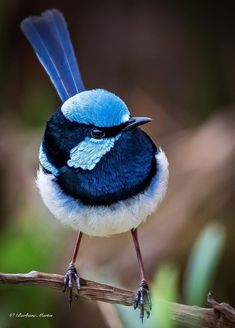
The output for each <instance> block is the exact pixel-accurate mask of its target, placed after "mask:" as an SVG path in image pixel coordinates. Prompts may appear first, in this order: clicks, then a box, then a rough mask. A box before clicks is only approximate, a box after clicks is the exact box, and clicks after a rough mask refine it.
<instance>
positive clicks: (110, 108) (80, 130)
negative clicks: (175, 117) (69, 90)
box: [45, 89, 151, 170]
mask: <svg viewBox="0 0 235 328" xmlns="http://www.w3.org/2000/svg"><path fill="white" fill-rule="evenodd" d="M61 112H62V114H63V116H64V118H65V121H64V122H63V124H61V122H60V121H58V126H57V124H55V119H53V117H52V120H53V121H54V122H53V124H50V121H51V120H50V121H49V124H48V127H47V130H48V129H49V130H51V127H52V130H53V128H55V129H56V130H57V131H56V136H57V139H58V138H60V137H61V135H62V138H61V143H58V140H57V145H59V146H60V147H62V148H64V147H66V148H67V149H69V159H68V161H67V165H68V166H70V167H74V168H82V169H84V170H92V169H93V168H94V167H95V165H96V164H97V163H98V162H99V161H100V160H101V158H102V157H103V156H104V155H105V154H106V153H108V152H109V151H110V150H111V149H112V148H113V147H114V146H115V143H116V142H117V141H118V140H119V138H120V137H121V135H122V134H123V133H124V132H127V131H131V130H133V129H134V128H136V127H138V126H139V125H142V124H145V123H148V122H150V121H151V119H150V118H147V117H132V116H131V115H130V112H129V110H128V108H127V106H126V104H125V103H124V101H122V100H121V99H120V98H119V97H118V96H116V95H115V94H113V93H111V92H109V91H106V90H104V89H93V90H87V91H83V92H81V93H79V94H76V95H75V96H73V97H71V98H69V99H68V100H66V101H65V102H64V104H63V105H62V107H61ZM65 130H66V131H67V133H66V132H65ZM46 132H49V135H51V134H52V135H53V131H51V132H50V131H46ZM47 134H48V133H46V134H45V136H47ZM71 138H72V140H71ZM62 143H63V144H62Z"/></svg>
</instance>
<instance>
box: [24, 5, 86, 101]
mask: <svg viewBox="0 0 235 328" xmlns="http://www.w3.org/2000/svg"><path fill="white" fill-rule="evenodd" d="M21 29H22V31H23V32H24V34H25V36H26V37H27V39H28V40H29V42H30V43H31V45H32V47H33V49H34V51H35V52H36V54H37V56H38V58H39V60H40V62H41V64H42V65H43V66H44V68H45V70H46V71H47V73H48V75H49V76H50V79H51V81H52V83H53V84H54V86H55V88H56V90H57V92H58V94H59V96H60V98H61V99H62V101H65V100H66V99H68V98H70V97H72V96H74V95H75V94H77V93H79V92H81V91H84V90H85V88H84V85H83V82H82V78H81V75H80V72H79V68H78V65H77V61H76V57H75V54H74V49H73V46H72V43H71V39H70V36H69V32H68V29H67V25H66V22H65V19H64V17H63V15H62V14H61V13H60V12H59V11H58V10H56V9H52V10H47V11H46V12H44V13H43V14H42V16H39V17H28V18H26V19H24V20H23V22H22V23H21Z"/></svg>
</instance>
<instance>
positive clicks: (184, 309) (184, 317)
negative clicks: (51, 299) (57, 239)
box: [0, 271, 235, 328]
mask: <svg viewBox="0 0 235 328" xmlns="http://www.w3.org/2000/svg"><path fill="white" fill-rule="evenodd" d="M63 279H64V277H63V276H62V275H59V274H49V273H44V272H37V271H31V272H29V273H17V274H8V273H0V284H21V285H36V286H39V287H46V288H52V289H58V290H62V289H63ZM80 283H81V290H80V291H79V295H80V296H84V297H87V298H89V299H91V300H95V301H102V302H107V303H112V304H122V305H126V306H132V305H133V302H134V292H132V291H130V290H126V289H122V288H117V287H113V286H109V285H105V284H100V283H97V282H94V281H90V280H86V279H83V278H81V281H80ZM73 293H74V294H76V291H74V292H73ZM159 302H160V303H162V302H164V304H166V306H167V308H169V312H170V313H171V316H172V319H173V321H175V322H176V323H177V324H179V325H180V326H181V327H201V328H213V327H220V328H232V327H235V310H234V309H233V308H232V307H231V306H230V305H229V304H226V303H217V302H216V301H215V300H214V299H213V298H212V296H211V294H209V295H208V304H209V305H210V306H211V308H200V307H197V306H189V305H184V304H179V303H171V302H166V301H159Z"/></svg>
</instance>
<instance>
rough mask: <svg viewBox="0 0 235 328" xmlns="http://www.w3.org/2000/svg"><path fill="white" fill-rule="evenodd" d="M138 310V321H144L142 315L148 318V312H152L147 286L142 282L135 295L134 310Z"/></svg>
mask: <svg viewBox="0 0 235 328" xmlns="http://www.w3.org/2000/svg"><path fill="white" fill-rule="evenodd" d="M137 308H139V309H140V320H141V321H142V323H143V321H144V315H145V313H146V317H147V318H149V316H150V311H151V310H152V302H151V297H150V292H149V287H148V284H147V282H146V281H145V280H143V281H142V282H141V284H140V287H139V289H138V290H137V292H136V294H135V301H134V309H137Z"/></svg>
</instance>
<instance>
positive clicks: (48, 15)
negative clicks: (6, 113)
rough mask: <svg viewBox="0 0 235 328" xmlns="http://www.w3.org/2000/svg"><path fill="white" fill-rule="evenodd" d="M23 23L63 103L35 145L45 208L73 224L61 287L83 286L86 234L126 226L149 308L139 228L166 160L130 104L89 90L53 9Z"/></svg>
mask: <svg viewBox="0 0 235 328" xmlns="http://www.w3.org/2000/svg"><path fill="white" fill-rule="evenodd" d="M21 29H22V31H23V32H24V34H25V36H26V37H27V39H28V40H29V42H30V43H31V45H32V47H33V49H34V51H35V52H36V55H37V57H38V59H39V60H40V62H41V64H42V65H43V67H44V68H45V70H46V72H47V74H48V75H49V77H50V79H51V81H52V83H53V85H54V87H55V89H56V91H57V93H58V94H59V96H60V98H61V100H62V105H61V106H60V108H59V109H58V110H57V111H56V112H55V113H54V114H53V115H52V117H51V118H50V119H49V120H48V122H47V125H46V129H45V133H44V136H43V139H42V142H41V146H40V151H39V162H40V168H39V171H38V175H37V186H38V188H39V191H40V194H41V197H42V199H43V201H44V203H45V205H46V206H47V207H48V209H49V210H50V212H51V213H52V214H53V215H54V216H55V217H56V218H57V219H59V220H60V221H61V222H62V223H65V224H68V225H70V226H71V227H72V228H73V229H75V230H78V232H79V233H78V238H77V243H76V247H75V250H74V253H73V256H72V260H71V263H70V265H69V267H68V271H67V272H66V274H65V278H64V283H65V288H64V290H66V288H67V287H68V288H69V290H70V294H69V295H70V296H69V300H70V303H71V302H72V288H73V284H75V286H76V288H77V290H78V291H79V289H80V283H79V275H78V272H77V270H76V267H75V261H76V258H77V253H78V249H79V245H80V241H81V238H82V234H83V233H85V234H87V235H91V236H108V235H112V234H118V233H122V232H126V231H131V233H132V236H133V240H134V244H135V247H136V252H137V257H138V264H139V268H140V279H141V281H140V287H139V289H138V290H137V292H136V298H135V304H134V307H135V308H139V309H140V317H141V319H142V320H143V317H144V312H145V311H146V313H147V316H148V315H149V313H150V310H151V300H150V295H149V288H148V284H147V281H146V277H145V273H144V267H143V261H142V257H141V252H140V247H139V242H138V238H137V227H138V226H139V225H140V223H142V222H143V221H144V220H145V219H146V218H147V216H149V215H150V214H151V213H152V212H153V211H154V210H155V209H156V207H157V205H158V204H159V202H160V201H161V200H162V199H163V197H164V195H165V193H166V190H167V184H168V161H167V158H166V156H165V153H164V152H163V151H162V149H161V148H158V147H157V146H155V144H154V143H153V141H152V140H151V139H150V137H149V136H148V135H147V134H146V133H145V132H143V131H142V130H141V129H140V128H139V126H140V125H142V124H145V123H148V122H150V121H151V119H150V118H146V117H132V116H131V114H130V112H129V110H128V107H127V105H126V104H125V103H124V102H123V101H122V100H121V99H120V98H119V97H118V96H116V95H115V94H114V93H112V92H109V91H107V90H104V89H93V90H86V89H85V87H84V84H83V82H82V78H81V75H80V72H79V68H78V65H77V61H76V58H75V54H74V49H73V46H72V43H71V39H70V36H69V32H68V29H67V25H66V22H65V19H64V17H63V15H62V14H61V13H60V12H59V11H58V10H56V9H52V10H47V11H46V12H44V13H43V14H42V15H41V16H38V17H28V18H26V19H25V20H23V22H22V23H21Z"/></svg>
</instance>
